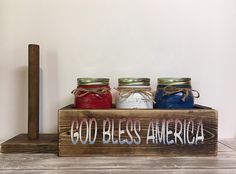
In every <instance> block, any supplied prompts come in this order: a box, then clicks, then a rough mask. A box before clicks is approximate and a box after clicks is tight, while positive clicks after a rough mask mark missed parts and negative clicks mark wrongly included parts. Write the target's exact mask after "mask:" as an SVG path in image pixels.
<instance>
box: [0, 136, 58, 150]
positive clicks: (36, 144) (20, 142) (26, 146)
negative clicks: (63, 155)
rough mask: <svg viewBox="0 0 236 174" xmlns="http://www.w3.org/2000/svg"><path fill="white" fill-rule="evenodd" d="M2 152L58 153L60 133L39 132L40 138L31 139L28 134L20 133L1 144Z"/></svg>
mask: <svg viewBox="0 0 236 174" xmlns="http://www.w3.org/2000/svg"><path fill="white" fill-rule="evenodd" d="M1 152H2V153H57V152H58V135H57V134H39V139H37V140H29V139H28V134H19V135H17V136H15V137H13V138H12V139H9V140H7V141H6V142H4V143H2V144H1Z"/></svg>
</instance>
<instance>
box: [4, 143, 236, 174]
mask: <svg viewBox="0 0 236 174" xmlns="http://www.w3.org/2000/svg"><path fill="white" fill-rule="evenodd" d="M218 151H219V152H218V156H217V157H168V158H167V157H65V158H62V157H57V155H55V154H1V153H0V173H14V174H15V173H16V174H17V173H26V174H28V173H33V174H34V173H59V174H63V173H66V174H70V173H73V174H74V173H82V174H83V173H86V174H87V173H101V174H103V173H104V174H106V173H122V174H123V173H131V172H135V173H137V174H140V173H147V174H149V173H158V172H159V173H164V174H165V173H177V174H185V173H191V174H194V173H207V174H210V173H216V174H217V173H224V174H225V173H233V174H236V139H225V140H221V141H220V142H219V144H218Z"/></svg>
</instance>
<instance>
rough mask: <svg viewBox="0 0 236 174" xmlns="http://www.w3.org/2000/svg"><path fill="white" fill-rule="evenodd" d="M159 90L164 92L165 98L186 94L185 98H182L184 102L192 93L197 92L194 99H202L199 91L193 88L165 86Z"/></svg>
mask: <svg viewBox="0 0 236 174" xmlns="http://www.w3.org/2000/svg"><path fill="white" fill-rule="evenodd" d="M158 90H163V91H164V94H163V96H167V95H168V96H169V95H172V94H176V93H179V92H182V93H183V94H184V96H183V97H182V99H181V100H182V101H185V100H186V98H187V97H188V96H189V95H190V92H191V91H192V92H195V93H196V94H197V95H196V96H195V95H193V97H194V98H199V97H200V93H199V92H198V91H197V90H193V89H191V88H178V87H175V86H165V87H164V88H158Z"/></svg>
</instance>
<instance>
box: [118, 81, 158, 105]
mask: <svg viewBox="0 0 236 174" xmlns="http://www.w3.org/2000/svg"><path fill="white" fill-rule="evenodd" d="M153 98H154V96H153V93H152V90H151V88H150V79H149V78H119V87H118V88H117V94H116V108H125V109H135V108H137V109H153V102H154V99H153Z"/></svg>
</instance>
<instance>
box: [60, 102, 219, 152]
mask: <svg viewBox="0 0 236 174" xmlns="http://www.w3.org/2000/svg"><path fill="white" fill-rule="evenodd" d="M84 118H86V119H91V118H95V119H96V120H97V131H98V132H97V138H96V142H95V143H94V144H89V143H88V142H87V143H86V144H81V142H78V143H77V144H72V142H71V135H70V132H69V131H70V129H71V122H72V120H75V119H78V120H80V121H81V120H82V119H84ZM107 118H109V119H110V120H111V119H114V120H115V121H116V124H117V120H118V119H121V118H124V119H126V120H127V119H129V118H131V119H134V120H135V119H138V120H140V122H141V131H140V132H139V133H140V137H141V143H140V144H138V145H137V144H134V143H133V144H129V145H128V144H122V145H121V144H112V143H111V142H110V143H109V144H104V143H103V132H102V131H103V120H106V119H107ZM152 119H159V120H175V119H178V120H181V121H182V122H183V120H193V121H194V132H195V134H196V132H197V127H198V125H197V123H198V121H199V120H201V121H202V123H203V125H204V143H203V144H202V143H198V144H181V143H180V142H179V143H177V144H175V143H174V144H171V145H169V144H168V145H167V144H166V143H165V144H163V143H158V144H156V143H152V142H150V141H149V143H148V144H147V142H146V138H147V132H148V127H149V123H150V121H151V120H152ZM58 126H59V156H91V155H94V156H99V155H107V156H122V155H123V156H191V155H194V156H209V155H213V156H214V155H216V154H217V136H218V135H217V131H218V119H217V112H216V111H215V110H213V109H209V108H205V109H192V110H142V109H140V110H124V109H111V110H82V109H72V108H71V106H68V107H65V108H63V109H61V110H60V111H59V125H58ZM115 127H116V130H114V134H115V135H116V139H117V137H118V136H117V135H118V134H119V133H118V130H117V125H116V126H115ZM169 128H170V129H172V130H173V129H175V124H174V122H172V124H170V125H169ZM123 129H127V125H126V126H125V124H124V125H123ZM77 130H78V129H77ZM85 130H86V129H83V131H84V132H85ZM173 133H174V132H173ZM122 136H123V138H129V135H128V134H127V132H126V133H124V134H123V135H122ZM192 137H194V134H192V135H191V139H192ZM169 138H170V139H174V137H173V134H172V135H170V137H169ZM177 141H178V139H177Z"/></svg>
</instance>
